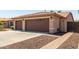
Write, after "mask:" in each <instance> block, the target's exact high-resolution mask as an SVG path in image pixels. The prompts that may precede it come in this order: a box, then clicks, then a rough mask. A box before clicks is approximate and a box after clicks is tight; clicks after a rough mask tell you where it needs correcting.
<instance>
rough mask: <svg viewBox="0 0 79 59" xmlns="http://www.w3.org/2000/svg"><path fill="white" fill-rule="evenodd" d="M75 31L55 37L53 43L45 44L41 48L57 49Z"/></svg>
mask: <svg viewBox="0 0 79 59" xmlns="http://www.w3.org/2000/svg"><path fill="white" fill-rule="evenodd" d="M72 34H73V33H70V32H69V33H66V34H64V35H63V36H61V37H59V38H57V39H55V40H54V41H52V42H51V43H49V44H47V45H45V46H43V47H42V48H41V49H56V48H58V47H59V46H60V45H61V44H62V43H64V42H65V41H66V40H67V39H68V38H69V37H70V36H71V35H72Z"/></svg>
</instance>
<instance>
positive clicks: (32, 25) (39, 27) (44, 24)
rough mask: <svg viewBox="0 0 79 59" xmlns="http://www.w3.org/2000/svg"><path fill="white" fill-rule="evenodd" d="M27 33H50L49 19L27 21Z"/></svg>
mask: <svg viewBox="0 0 79 59" xmlns="http://www.w3.org/2000/svg"><path fill="white" fill-rule="evenodd" d="M25 30H26V31H38V32H49V19H48V18H46V19H32V20H26V21H25Z"/></svg>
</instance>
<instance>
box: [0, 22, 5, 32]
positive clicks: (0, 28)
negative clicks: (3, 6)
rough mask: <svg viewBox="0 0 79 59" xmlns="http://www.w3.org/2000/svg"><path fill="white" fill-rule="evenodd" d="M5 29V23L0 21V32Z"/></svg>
mask: <svg viewBox="0 0 79 59" xmlns="http://www.w3.org/2000/svg"><path fill="white" fill-rule="evenodd" d="M3 29H4V26H3V22H1V21H0V31H2V30H3Z"/></svg>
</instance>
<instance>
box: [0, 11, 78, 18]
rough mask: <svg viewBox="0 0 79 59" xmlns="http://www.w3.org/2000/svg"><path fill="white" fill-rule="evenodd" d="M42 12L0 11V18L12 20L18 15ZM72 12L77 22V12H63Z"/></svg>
mask: <svg viewBox="0 0 79 59" xmlns="http://www.w3.org/2000/svg"><path fill="white" fill-rule="evenodd" d="M39 11H43V10H0V18H12V17H16V16H19V15H25V14H31V13H35V12H39ZM65 11H70V12H72V14H73V16H74V19H75V20H79V14H78V11H77V10H65Z"/></svg>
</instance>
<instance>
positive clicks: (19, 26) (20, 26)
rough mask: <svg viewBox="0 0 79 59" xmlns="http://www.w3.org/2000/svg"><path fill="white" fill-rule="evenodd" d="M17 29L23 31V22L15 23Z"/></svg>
mask: <svg viewBox="0 0 79 59" xmlns="http://www.w3.org/2000/svg"><path fill="white" fill-rule="evenodd" d="M15 29H16V30H22V21H21V20H19V21H16V22H15Z"/></svg>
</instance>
